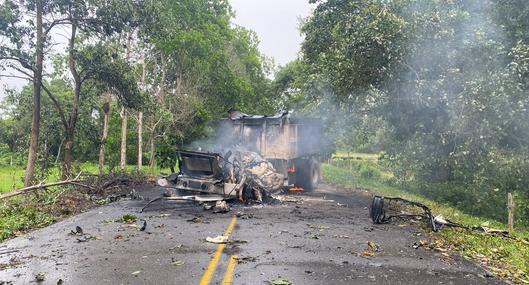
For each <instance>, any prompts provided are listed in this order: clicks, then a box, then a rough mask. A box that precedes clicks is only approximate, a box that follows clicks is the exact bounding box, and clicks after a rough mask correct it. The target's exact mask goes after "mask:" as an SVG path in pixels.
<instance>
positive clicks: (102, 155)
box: [99, 92, 112, 175]
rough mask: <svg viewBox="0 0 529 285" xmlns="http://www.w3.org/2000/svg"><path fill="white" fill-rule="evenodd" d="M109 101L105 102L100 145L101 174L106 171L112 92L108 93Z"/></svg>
mask: <svg viewBox="0 0 529 285" xmlns="http://www.w3.org/2000/svg"><path fill="white" fill-rule="evenodd" d="M106 95H107V96H106V97H107V98H106V99H107V102H105V104H103V114H104V115H103V134H102V135H101V145H100V146H99V174H100V175H102V174H103V173H104V166H105V145H106V143H107V137H108V121H109V114H110V104H111V103H112V95H111V94H110V92H107V93H106Z"/></svg>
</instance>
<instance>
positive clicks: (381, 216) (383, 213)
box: [369, 196, 529, 245]
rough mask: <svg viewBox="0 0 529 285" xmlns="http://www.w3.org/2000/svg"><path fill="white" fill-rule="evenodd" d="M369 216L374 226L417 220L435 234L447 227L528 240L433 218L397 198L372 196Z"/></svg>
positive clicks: (425, 208) (415, 204) (426, 210)
mask: <svg viewBox="0 0 529 285" xmlns="http://www.w3.org/2000/svg"><path fill="white" fill-rule="evenodd" d="M417 208H418V209H420V210H422V213H417V212H416V211H417ZM414 211H415V212H414ZM369 214H370V216H371V219H372V221H373V223H374V224H382V223H388V222H389V221H390V220H391V219H393V218H403V219H406V218H418V219H420V220H424V221H426V222H427V223H428V224H429V225H430V226H431V227H432V230H433V231H434V232H437V231H439V230H441V229H442V228H443V227H445V226H447V227H452V228H461V229H465V230H469V231H475V232H478V233H481V234H486V235H493V236H498V237H502V238H505V239H508V240H512V241H516V242H520V243H523V244H526V245H529V240H528V239H524V238H518V237H515V236H512V235H511V234H510V233H509V231H507V230H501V229H492V228H489V227H486V226H485V225H480V226H467V225H463V224H459V223H455V222H452V221H450V220H448V219H446V218H444V217H443V215H437V216H435V217H434V216H433V215H432V211H431V210H430V208H429V207H428V206H426V205H424V204H422V203H419V202H415V201H410V200H406V199H403V198H399V197H384V196H374V197H373V200H372V203H371V208H370V211H369Z"/></svg>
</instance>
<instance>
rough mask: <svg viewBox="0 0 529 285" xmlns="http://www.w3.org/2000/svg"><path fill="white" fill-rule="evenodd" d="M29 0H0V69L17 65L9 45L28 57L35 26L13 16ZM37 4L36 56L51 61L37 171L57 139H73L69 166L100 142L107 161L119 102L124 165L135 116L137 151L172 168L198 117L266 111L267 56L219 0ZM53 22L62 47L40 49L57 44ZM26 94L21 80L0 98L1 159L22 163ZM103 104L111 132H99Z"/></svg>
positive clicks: (200, 128) (114, 150)
mask: <svg viewBox="0 0 529 285" xmlns="http://www.w3.org/2000/svg"><path fill="white" fill-rule="evenodd" d="M39 1H40V0H39ZM33 2H34V1H22V2H20V3H18V2H13V1H5V2H2V4H0V13H2V15H3V16H5V17H3V18H2V20H0V32H1V33H0V37H2V40H3V42H2V46H1V47H0V61H1V62H2V63H6V65H3V66H2V67H6V68H7V69H5V70H4V69H2V70H0V72H4V73H3V74H5V75H9V74H10V71H12V70H13V68H18V69H21V68H20V67H19V66H18V65H19V61H17V60H12V59H11V54H10V53H12V52H14V51H15V47H16V45H17V44H19V46H20V47H21V49H20V52H23V53H24V54H21V55H20V57H21V58H24V59H27V60H28V61H31V58H32V56H33V52H34V45H32V44H31V42H32V41H34V36H35V35H34V33H32V30H33V29H35V24H34V23H33V22H31V21H26V20H25V19H24V18H23V17H22V15H24V14H27V13H33V12H32V9H34V8H35V4H34V3H33ZM43 2H44V12H43V14H44V30H45V32H46V39H45V47H46V53H45V60H46V61H47V64H48V65H50V66H52V67H53V69H52V72H48V73H46V74H45V76H44V78H43V82H44V87H43V90H45V91H46V92H44V91H43V92H42V93H43V95H42V99H41V100H42V107H41V117H42V120H41V126H40V135H39V138H40V140H39V151H38V163H37V164H38V166H39V167H40V168H42V169H40V170H39V169H37V170H38V171H37V172H39V171H40V172H41V173H39V174H38V175H36V177H35V179H42V178H43V177H45V174H46V173H45V172H46V171H45V170H44V169H46V168H49V167H51V166H54V165H56V164H58V163H59V162H60V161H62V160H63V157H64V156H65V146H67V145H68V146H69V145H72V147H71V149H72V151H73V154H72V156H73V158H74V160H75V161H76V162H75V163H74V165H73V166H72V167H74V168H75V165H76V164H78V163H80V162H85V161H92V162H96V161H97V160H98V155H100V154H99V148H100V146H101V145H102V144H105V146H106V150H107V151H106V152H107V154H106V160H105V163H106V165H107V166H108V167H109V168H110V169H115V167H116V166H117V165H118V164H119V159H120V157H119V149H120V145H121V137H120V136H121V134H120V132H121V129H122V127H123V125H122V120H123V118H122V116H121V115H123V114H122V107H125V108H127V110H128V112H129V113H130V117H131V118H132V119H130V120H129V122H128V126H127V131H126V137H127V141H128V143H127V145H126V154H127V155H126V157H127V160H128V163H130V164H133V163H134V162H135V161H136V159H137V157H138V145H137V144H138V127H139V125H140V118H142V119H141V123H142V126H143V135H142V136H143V142H142V145H143V149H144V151H143V155H142V156H143V157H144V158H145V159H143V161H144V162H148V163H150V164H151V165H154V164H156V163H157V164H158V165H161V166H162V167H167V166H173V165H174V163H175V161H174V159H175V157H174V151H175V149H176V148H179V147H185V146H186V145H187V144H189V143H190V142H192V141H193V140H195V139H197V138H198V137H201V136H203V134H204V131H205V128H206V127H207V122H208V121H210V120H212V119H215V118H219V117H224V116H225V115H226V112H227V111H228V110H229V109H230V108H236V109H242V110H244V111H246V112H264V113H271V112H273V109H274V107H275V105H274V101H273V100H272V99H270V98H271V92H270V80H269V79H268V77H267V75H268V72H269V62H268V60H267V59H266V58H264V57H263V56H262V55H261V54H260V52H259V50H258V48H257V44H258V40H257V37H256V35H255V34H254V33H253V32H252V31H249V30H246V29H244V28H242V27H238V26H234V25H232V24H231V23H230V21H231V19H232V17H233V13H232V11H231V7H230V5H229V4H228V1H224V0H215V1H201V0H185V1H177V2H175V1H131V2H127V3H124V2H122V1H98V0H93V1H54V0H53V1H52V0H47V1H43ZM59 26H61V27H63V29H65V30H66V31H68V33H69V34H68V35H67V38H69V42H68V46H66V47H64V51H63V50H61V49H60V48H59V49H50V48H49V47H51V46H53V45H54V44H56V38H57V37H59V36H58V35H56V34H54V32H53V31H54V29H55V27H59ZM74 26H75V29H74ZM48 32H49V34H48ZM58 46H59V47H60V46H61V44H59V45H58ZM22 47H23V49H22ZM8 55H9V58H8V57H7V56H8ZM72 66H73V67H74V68H73V69H72ZM0 75H2V74H0ZM32 92H33V87H32V85H31V84H29V85H27V86H26V87H24V88H23V89H22V90H21V91H11V92H9V94H8V96H7V97H6V98H5V100H4V101H3V102H2V103H1V105H0V115H1V116H0V141H1V143H0V166H5V165H14V166H17V167H20V166H22V165H23V164H24V163H25V160H24V156H26V154H25V153H26V152H27V147H28V145H27V142H28V138H29V136H28V132H27V130H29V129H30V127H31V117H32V109H31V106H32V104H31V99H32ZM109 92H110V93H111V96H110V98H111V100H110V102H108V97H109V96H107V95H106V94H108V93H109ZM105 110H109V131H108V137H107V138H106V139H104V140H102V139H101V137H102V136H101V133H102V129H103V116H104V114H105ZM140 113H141V117H140ZM72 122H73V123H72ZM63 126H64V127H63ZM72 135H73V137H72ZM73 146H74V147H73ZM69 147H70V146H69Z"/></svg>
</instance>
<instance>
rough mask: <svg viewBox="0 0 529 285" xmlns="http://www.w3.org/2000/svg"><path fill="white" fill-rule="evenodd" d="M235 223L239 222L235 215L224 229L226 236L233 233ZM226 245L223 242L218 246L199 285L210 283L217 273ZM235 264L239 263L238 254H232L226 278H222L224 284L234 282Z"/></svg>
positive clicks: (227, 284)
mask: <svg viewBox="0 0 529 285" xmlns="http://www.w3.org/2000/svg"><path fill="white" fill-rule="evenodd" d="M235 223H237V217H236V216H233V218H231V220H230V223H229V224H228V227H227V228H226V231H224V236H229V235H230V234H231V232H232V231H233V228H234V227H235ZM225 247H226V244H225V243H221V244H219V245H218V246H217V249H216V250H215V253H214V254H213V257H212V258H211V261H210V262H209V264H208V267H207V269H206V271H205V272H204V275H202V278H201V279H200V283H198V284H199V285H209V282H210V281H211V278H212V277H213V273H215V269H216V268H217V264H218V263H219V259H220V256H221V255H222V252H223V251H224V248H225ZM235 264H237V256H236V255H232V256H231V257H230V261H229V263H228V268H227V269H226V273H225V274H224V278H223V279H222V283H221V284H222V285H229V284H231V283H232V280H233V270H234V269H235Z"/></svg>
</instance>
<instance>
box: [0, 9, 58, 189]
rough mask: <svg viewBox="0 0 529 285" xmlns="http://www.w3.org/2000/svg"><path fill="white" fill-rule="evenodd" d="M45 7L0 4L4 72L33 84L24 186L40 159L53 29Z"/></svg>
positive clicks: (29, 180)
mask: <svg viewBox="0 0 529 285" xmlns="http://www.w3.org/2000/svg"><path fill="white" fill-rule="evenodd" d="M45 4H46V3H45V1H44V0H37V1H35V2H34V3H31V2H18V3H17V2H15V1H4V2H3V3H2V4H0V38H1V39H3V40H5V41H2V46H0V62H2V61H6V62H7V63H6V64H5V65H3V66H2V69H3V70H4V71H5V68H6V67H8V68H12V69H14V70H16V71H18V72H20V73H21V74H23V75H25V76H27V77H24V79H27V80H31V81H33V102H32V103H33V106H32V107H33V110H32V121H31V133H30V141H29V148H28V161H27V166H26V172H25V175H24V186H29V185H31V183H32V182H33V181H32V180H33V175H34V172H35V162H36V160H37V149H38V138H39V127H40V101H41V85H42V69H43V61H44V46H45V37H46V36H47V34H48V32H49V30H50V29H51V26H52V25H51V24H50V25H49V26H48V27H47V28H46V31H44V26H43V14H44V6H45ZM33 10H34V11H35V21H36V22H35V23H33V22H32V21H30V22H28V23H29V24H28V25H24V21H25V20H24V19H23V17H24V16H25V14H26V13H29V12H31V11H33ZM33 37H34V38H33ZM4 76H8V77H9V76H14V77H17V76H16V75H4Z"/></svg>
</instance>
